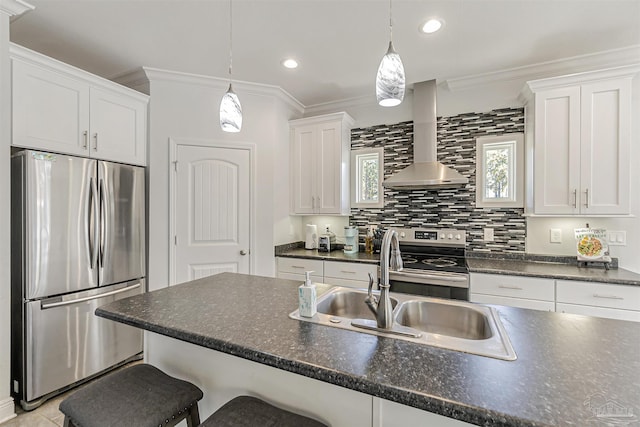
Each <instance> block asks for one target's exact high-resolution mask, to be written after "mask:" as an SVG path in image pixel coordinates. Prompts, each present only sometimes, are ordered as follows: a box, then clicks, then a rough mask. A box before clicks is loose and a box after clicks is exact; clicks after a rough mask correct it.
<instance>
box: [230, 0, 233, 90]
mask: <svg viewBox="0 0 640 427" xmlns="http://www.w3.org/2000/svg"><path fill="white" fill-rule="evenodd" d="M232 68H233V0H229V84H231V70H232Z"/></svg>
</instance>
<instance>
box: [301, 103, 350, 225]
mask: <svg viewBox="0 0 640 427" xmlns="http://www.w3.org/2000/svg"><path fill="white" fill-rule="evenodd" d="M289 124H290V129H291V171H292V174H291V188H292V213H294V214H309V215H311V214H324V215H348V214H349V201H350V200H349V178H350V175H349V163H350V154H349V152H350V144H351V141H350V130H351V126H352V125H353V119H352V118H351V117H350V116H349V115H348V114H346V113H335V114H328V115H324V116H317V117H311V118H306V119H298V120H292V121H290V122H289Z"/></svg>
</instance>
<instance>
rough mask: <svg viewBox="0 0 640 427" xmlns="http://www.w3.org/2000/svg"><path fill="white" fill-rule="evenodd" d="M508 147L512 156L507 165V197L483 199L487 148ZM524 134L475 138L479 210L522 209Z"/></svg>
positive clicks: (477, 203) (477, 204) (477, 202)
mask: <svg viewBox="0 0 640 427" xmlns="http://www.w3.org/2000/svg"><path fill="white" fill-rule="evenodd" d="M500 145H510V146H511V147H513V156H512V157H511V162H510V164H509V168H510V169H509V179H510V180H512V181H515V182H509V184H510V185H509V188H510V192H509V197H506V198H499V199H497V198H487V197H485V191H486V182H485V174H484V171H485V166H486V160H487V159H486V158H485V152H486V148H487V147H488V146H500ZM524 180H525V171H524V134H523V133H507V134H502V135H492V136H481V137H478V138H476V207H479V208H523V207H524Z"/></svg>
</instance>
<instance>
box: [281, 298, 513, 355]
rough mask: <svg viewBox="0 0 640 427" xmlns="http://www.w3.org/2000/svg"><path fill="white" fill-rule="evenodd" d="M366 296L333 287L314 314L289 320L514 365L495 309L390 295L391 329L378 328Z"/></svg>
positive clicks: (509, 344) (461, 302) (462, 303)
mask: <svg viewBox="0 0 640 427" xmlns="http://www.w3.org/2000/svg"><path fill="white" fill-rule="evenodd" d="M366 296H367V291H366V290H364V289H352V288H344V287H334V288H332V289H330V290H329V291H328V292H327V293H325V294H324V295H322V296H320V297H319V298H318V313H317V314H316V315H314V316H313V317H302V316H300V314H299V312H298V310H296V311H294V312H293V313H291V314H290V315H289V317H291V318H292V319H296V320H301V321H304V322H311V323H316V324H320V325H326V326H331V327H334V328H341V329H348V330H351V331H357V332H363V333H368V334H374V335H379V336H386V337H391V338H396V339H401V340H405V341H411V342H414V343H418V344H424V345H431V346H434V347H441V348H446V349H449V350H455V351H462V352H465V353H471V354H478V355H481V356H487V357H492V358H496V359H502V360H516V357H517V356H516V353H515V351H514V350H513V347H512V345H511V342H510V341H509V337H508V336H507V333H506V331H505V329H504V326H503V325H502V322H501V321H500V317H499V316H498V312H497V311H496V310H495V309H494V308H493V307H486V306H483V305H478V304H473V303H468V302H464V301H457V300H443V299H438V298H427V297H421V296H416V295H408V294H397V293H391V304H392V306H393V307H394V308H393V319H394V322H393V327H392V328H391V329H381V328H378V327H377V325H376V321H375V317H374V315H373V313H372V312H371V311H370V310H369V307H367V305H366V304H365V302H364V300H365V298H366Z"/></svg>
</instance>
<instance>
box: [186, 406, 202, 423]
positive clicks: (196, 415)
mask: <svg viewBox="0 0 640 427" xmlns="http://www.w3.org/2000/svg"><path fill="white" fill-rule="evenodd" d="M199 425H200V412H199V411H198V404H197V403H196V404H195V405H193V406H192V407H190V408H189V415H188V416H187V427H197V426H199Z"/></svg>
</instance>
